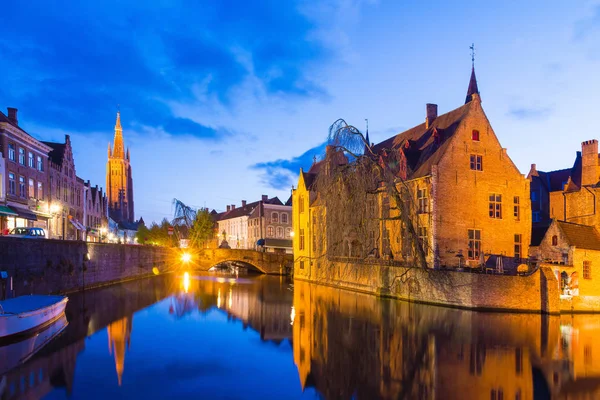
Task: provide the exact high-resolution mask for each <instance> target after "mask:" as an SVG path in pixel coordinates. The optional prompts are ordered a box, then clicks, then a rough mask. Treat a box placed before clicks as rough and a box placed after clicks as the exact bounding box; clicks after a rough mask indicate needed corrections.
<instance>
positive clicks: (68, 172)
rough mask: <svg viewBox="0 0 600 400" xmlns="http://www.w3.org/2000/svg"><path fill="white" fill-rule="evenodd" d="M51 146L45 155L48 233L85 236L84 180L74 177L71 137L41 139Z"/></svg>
mask: <svg viewBox="0 0 600 400" xmlns="http://www.w3.org/2000/svg"><path fill="white" fill-rule="evenodd" d="M44 144H45V145H47V146H48V147H50V148H51V149H52V150H51V151H50V154H49V157H48V167H49V168H48V172H49V180H48V195H49V200H50V202H51V204H52V207H51V211H52V213H53V218H52V220H51V222H50V224H49V225H50V226H49V237H50V238H54V239H64V240H84V239H85V235H86V227H85V221H84V199H83V197H84V192H83V190H84V182H83V180H82V179H81V178H78V177H77V172H76V170H75V159H74V157H73V148H72V147H71V137H70V136H69V135H65V142H64V143H55V142H44Z"/></svg>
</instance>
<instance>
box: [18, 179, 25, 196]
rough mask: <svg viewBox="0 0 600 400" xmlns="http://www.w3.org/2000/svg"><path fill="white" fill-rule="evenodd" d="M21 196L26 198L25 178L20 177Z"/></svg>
mask: <svg viewBox="0 0 600 400" xmlns="http://www.w3.org/2000/svg"><path fill="white" fill-rule="evenodd" d="M19 196H21V197H25V177H23V176H20V177H19Z"/></svg>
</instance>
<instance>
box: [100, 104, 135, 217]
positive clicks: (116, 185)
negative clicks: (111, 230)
mask: <svg viewBox="0 0 600 400" xmlns="http://www.w3.org/2000/svg"><path fill="white" fill-rule="evenodd" d="M106 190H107V197H108V214H109V216H110V217H111V218H112V219H113V220H115V221H117V222H134V221H135V219H134V213H133V178H132V176H131V165H130V158H129V149H127V151H125V145H124V143H123V129H122V128H121V112H119V111H117V122H116V123H115V138H114V141H113V147H112V149H111V147H110V143H109V144H108V162H107V163H106Z"/></svg>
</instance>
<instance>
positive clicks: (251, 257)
mask: <svg viewBox="0 0 600 400" xmlns="http://www.w3.org/2000/svg"><path fill="white" fill-rule="evenodd" d="M224 262H237V263H242V264H245V265H249V266H250V267H253V268H254V269H256V270H258V271H259V272H262V273H263V274H272V275H287V274H288V273H289V272H291V269H292V265H293V262H294V256H293V255H292V254H279V253H265V252H260V251H254V250H240V249H204V250H200V251H199V252H198V255H197V257H195V258H194V265H195V267H196V268H197V269H199V270H202V271H208V270H209V269H210V268H211V267H214V266H215V265H217V264H221V263H224Z"/></svg>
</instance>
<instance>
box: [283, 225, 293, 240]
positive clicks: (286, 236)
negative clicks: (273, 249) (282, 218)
mask: <svg viewBox="0 0 600 400" xmlns="http://www.w3.org/2000/svg"><path fill="white" fill-rule="evenodd" d="M291 232H292V228H285V238H286V239H289V238H290V236H291Z"/></svg>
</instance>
